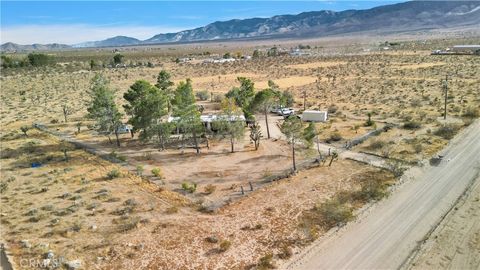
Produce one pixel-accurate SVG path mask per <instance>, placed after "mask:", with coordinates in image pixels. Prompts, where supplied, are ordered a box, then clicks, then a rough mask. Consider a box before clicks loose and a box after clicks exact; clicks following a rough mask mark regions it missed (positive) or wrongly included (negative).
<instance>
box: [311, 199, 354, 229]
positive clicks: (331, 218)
mask: <svg viewBox="0 0 480 270" xmlns="http://www.w3.org/2000/svg"><path fill="white" fill-rule="evenodd" d="M311 214H312V215H311V216H310V218H311V219H312V220H313V221H314V222H315V223H316V224H318V225H320V226H322V227H324V228H325V229H330V228H332V227H335V226H337V225H341V224H345V223H347V222H348V221H350V220H351V219H353V210H352V207H351V206H350V205H348V204H347V203H345V202H342V201H341V200H339V199H338V198H333V199H330V200H328V201H326V202H324V203H321V204H319V205H316V206H315V207H314V208H313V209H312V213H311Z"/></svg>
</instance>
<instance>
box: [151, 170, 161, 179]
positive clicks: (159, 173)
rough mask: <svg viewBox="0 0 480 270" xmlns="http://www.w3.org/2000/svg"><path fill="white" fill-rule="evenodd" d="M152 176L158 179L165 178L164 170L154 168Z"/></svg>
mask: <svg viewBox="0 0 480 270" xmlns="http://www.w3.org/2000/svg"><path fill="white" fill-rule="evenodd" d="M152 174H153V175H155V176H156V177H159V178H163V174H162V170H161V169H160V168H153V169H152Z"/></svg>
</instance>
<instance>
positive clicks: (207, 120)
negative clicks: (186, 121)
mask: <svg viewBox="0 0 480 270" xmlns="http://www.w3.org/2000/svg"><path fill="white" fill-rule="evenodd" d="M179 119H180V117H172V116H170V117H168V122H176V121H178V120H179ZM220 120H228V121H245V116H243V115H232V116H230V117H228V116H227V115H215V114H208V115H200V121H202V122H203V123H211V122H214V121H220Z"/></svg>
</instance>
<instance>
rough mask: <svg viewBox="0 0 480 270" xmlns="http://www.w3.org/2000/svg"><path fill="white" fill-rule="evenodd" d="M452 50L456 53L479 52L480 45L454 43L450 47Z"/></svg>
mask: <svg viewBox="0 0 480 270" xmlns="http://www.w3.org/2000/svg"><path fill="white" fill-rule="evenodd" d="M452 50H453V51H455V52H457V53H472V54H479V52H480V45H455V46H453V47H452Z"/></svg>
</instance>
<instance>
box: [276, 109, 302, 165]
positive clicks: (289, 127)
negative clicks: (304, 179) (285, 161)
mask: <svg viewBox="0 0 480 270" xmlns="http://www.w3.org/2000/svg"><path fill="white" fill-rule="evenodd" d="M280 129H281V131H282V132H283V134H285V136H287V139H288V140H290V144H291V146H292V162H293V171H296V170H297V164H296V162H295V144H296V143H297V142H298V140H299V139H300V138H301V136H302V129H303V124H302V121H301V120H300V119H299V118H298V117H295V116H289V117H288V118H287V119H286V120H285V121H284V122H283V124H282V126H281V127H280Z"/></svg>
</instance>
